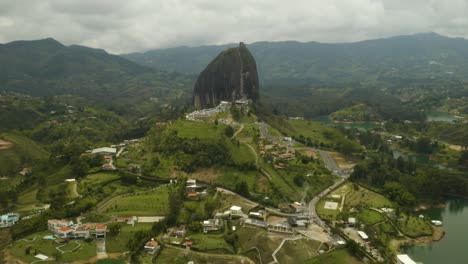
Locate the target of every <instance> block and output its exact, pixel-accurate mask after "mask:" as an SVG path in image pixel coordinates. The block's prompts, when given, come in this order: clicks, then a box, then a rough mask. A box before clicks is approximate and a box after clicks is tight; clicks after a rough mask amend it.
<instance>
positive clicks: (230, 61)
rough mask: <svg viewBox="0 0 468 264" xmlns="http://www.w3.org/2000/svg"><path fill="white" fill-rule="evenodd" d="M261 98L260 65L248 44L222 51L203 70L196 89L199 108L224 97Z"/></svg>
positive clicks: (211, 105)
mask: <svg viewBox="0 0 468 264" xmlns="http://www.w3.org/2000/svg"><path fill="white" fill-rule="evenodd" d="M258 98H259V83H258V73H257V65H256V64H255V59H254V58H253V56H252V54H251V53H250V51H249V50H248V49H247V47H246V46H245V45H244V44H243V43H241V44H240V45H239V46H238V47H235V48H228V49H226V50H224V51H222V52H221V53H220V54H219V55H218V56H216V58H215V59H214V60H213V61H211V62H210V64H209V65H208V66H207V67H206V68H205V69H204V70H203V71H202V72H201V73H200V75H199V76H198V79H197V82H196V83H195V87H194V91H193V100H194V105H195V107H196V108H199V109H200V108H206V107H213V106H216V105H217V104H218V103H219V102H220V101H222V100H228V101H235V100H238V99H252V100H254V101H256V100H257V99H258Z"/></svg>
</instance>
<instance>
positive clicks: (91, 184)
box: [78, 172, 120, 192]
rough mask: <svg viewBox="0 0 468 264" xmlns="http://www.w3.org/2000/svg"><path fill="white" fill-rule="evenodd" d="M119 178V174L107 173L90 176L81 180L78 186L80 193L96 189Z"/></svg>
mask: <svg viewBox="0 0 468 264" xmlns="http://www.w3.org/2000/svg"><path fill="white" fill-rule="evenodd" d="M119 178H120V177H119V176H118V175H117V174H114V173H107V172H100V173H95V174H89V175H88V176H86V177H85V178H83V179H82V180H80V182H79V185H78V192H82V191H84V190H91V189H94V188H96V187H98V186H101V185H104V184H106V183H109V182H112V181H115V180H117V179H119Z"/></svg>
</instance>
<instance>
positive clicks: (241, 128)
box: [231, 124, 244, 139]
mask: <svg viewBox="0 0 468 264" xmlns="http://www.w3.org/2000/svg"><path fill="white" fill-rule="evenodd" d="M243 129H244V124H242V125H241V127H240V128H239V129H238V130H237V131H236V133H234V135H232V137H231V139H234V138H235V137H236V136H237V134H239V133H240V132H242V130H243Z"/></svg>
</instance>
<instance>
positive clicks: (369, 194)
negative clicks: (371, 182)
mask: <svg viewBox="0 0 468 264" xmlns="http://www.w3.org/2000/svg"><path fill="white" fill-rule="evenodd" d="M341 188H346V189H347V190H349V192H348V194H347V195H346V200H345V206H346V207H349V208H351V207H356V206H357V205H363V206H369V207H372V208H383V207H394V204H393V203H392V202H391V201H390V200H388V199H387V198H386V197H385V196H383V195H381V194H378V193H376V192H373V191H371V190H369V189H366V188H364V187H362V186H359V188H357V189H355V186H354V185H353V184H352V183H347V184H346V185H343V186H342V187H341Z"/></svg>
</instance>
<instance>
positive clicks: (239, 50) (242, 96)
mask: <svg viewBox="0 0 468 264" xmlns="http://www.w3.org/2000/svg"><path fill="white" fill-rule="evenodd" d="M242 46H244V42H240V43H239V49H237V54H238V55H239V62H240V63H239V64H240V67H239V70H240V74H239V76H240V82H239V83H240V98H241V99H246V97H245V93H244V61H243V60H242V54H241V47H242Z"/></svg>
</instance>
